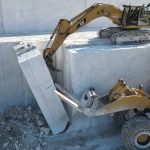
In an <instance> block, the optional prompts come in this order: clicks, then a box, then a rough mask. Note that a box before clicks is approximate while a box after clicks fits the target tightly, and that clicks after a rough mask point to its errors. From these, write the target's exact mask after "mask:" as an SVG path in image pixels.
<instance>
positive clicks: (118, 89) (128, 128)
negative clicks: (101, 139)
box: [55, 79, 150, 150]
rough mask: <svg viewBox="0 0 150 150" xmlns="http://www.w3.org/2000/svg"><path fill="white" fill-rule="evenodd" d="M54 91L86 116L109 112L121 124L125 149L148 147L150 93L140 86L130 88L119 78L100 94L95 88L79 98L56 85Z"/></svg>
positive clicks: (137, 149) (145, 149) (149, 149)
mask: <svg viewBox="0 0 150 150" xmlns="http://www.w3.org/2000/svg"><path fill="white" fill-rule="evenodd" d="M56 87H57V90H56V91H55V93H56V94H57V95H58V96H59V97H60V98H61V99H62V100H63V101H64V102H66V103H67V104H69V105H70V106H72V107H73V108H75V109H76V110H78V111H80V112H81V113H84V114H85V115H87V116H102V115H106V114H110V115H111V116H113V118H114V120H115V121H116V123H118V125H119V126H122V131H121V135H122V140H123V143H124V146H125V147H126V149H127V150H150V96H149V95H148V94H147V93H145V92H144V88H143V86H142V85H140V86H139V88H138V89H137V88H130V87H129V86H128V85H127V84H126V83H125V82H124V81H123V80H122V79H120V80H119V81H118V82H117V83H116V85H115V86H114V87H113V88H112V89H111V90H110V91H109V93H108V94H107V95H106V96H103V97H99V96H98V95H97V94H96V92H95V89H94V88H90V89H88V90H87V91H85V92H84V93H83V95H82V97H81V99H80V100H78V99H76V98H75V97H73V96H72V95H71V94H70V93H69V92H68V91H67V90H65V89H64V88H63V87H61V86H60V85H57V84H56Z"/></svg>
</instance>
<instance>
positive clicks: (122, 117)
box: [113, 111, 129, 126]
mask: <svg viewBox="0 0 150 150" xmlns="http://www.w3.org/2000/svg"><path fill="white" fill-rule="evenodd" d="M127 112H128V111H121V112H116V113H115V114H114V116H113V119H114V122H115V123H116V124H117V125H118V126H123V125H124V123H125V122H126V121H128V119H129V118H128V116H126V114H127Z"/></svg>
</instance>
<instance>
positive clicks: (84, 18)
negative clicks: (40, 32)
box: [43, 3, 123, 66]
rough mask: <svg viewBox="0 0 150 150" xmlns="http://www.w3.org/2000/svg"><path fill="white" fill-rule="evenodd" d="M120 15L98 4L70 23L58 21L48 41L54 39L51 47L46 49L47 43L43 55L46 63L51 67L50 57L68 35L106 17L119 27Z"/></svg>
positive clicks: (106, 6)
mask: <svg viewBox="0 0 150 150" xmlns="http://www.w3.org/2000/svg"><path fill="white" fill-rule="evenodd" d="M122 13H123V12H122V10H120V9H119V8H117V7H115V6H113V5H110V4H101V3H98V4H94V5H92V6H91V7H89V8H87V9H86V10H84V11H83V12H81V13H80V14H79V15H77V16H75V17H74V18H72V19H71V20H70V21H69V20H67V19H60V21H59V22H58V25H57V26H56V28H55V30H54V32H53V33H52V35H51V37H50V40H52V39H54V40H53V41H52V45H51V47H50V48H48V45H49V43H48V45H47V47H46V49H45V50H44V53H43V56H44V58H45V61H46V63H47V64H48V65H50V66H51V64H52V62H53V61H52V56H53V55H54V54H55V52H56V51H57V49H58V48H59V47H60V46H61V45H62V43H63V42H64V40H65V39H66V38H67V37H68V36H69V35H70V34H72V33H74V32H76V31H77V30H78V29H80V28H81V27H83V26H85V25H86V24H88V23H90V22H91V21H93V20H94V19H96V18H98V17H107V18H109V19H111V20H112V22H113V23H114V24H117V25H119V26H120V27H121V19H122Z"/></svg>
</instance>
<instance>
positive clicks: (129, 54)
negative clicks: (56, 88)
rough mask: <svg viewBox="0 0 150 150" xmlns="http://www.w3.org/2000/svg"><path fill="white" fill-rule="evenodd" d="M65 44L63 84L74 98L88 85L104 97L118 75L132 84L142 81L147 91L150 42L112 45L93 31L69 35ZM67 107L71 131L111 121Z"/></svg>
mask: <svg viewBox="0 0 150 150" xmlns="http://www.w3.org/2000/svg"><path fill="white" fill-rule="evenodd" d="M65 46H66V47H65V48H64V63H63V68H64V72H63V74H64V86H65V88H66V89H67V90H69V91H70V92H71V93H72V94H73V95H74V96H75V97H77V98H80V97H81V95H82V93H83V92H84V91H85V90H87V89H88V88H91V87H94V88H95V89H96V92H97V94H98V95H99V96H104V95H105V94H107V93H108V92H109V90H110V89H111V88H112V87H113V86H114V84H115V83H116V82H117V81H118V79H120V78H123V79H124V80H125V81H126V83H127V84H128V85H129V86H132V87H138V85H139V84H143V85H144V87H145V90H146V91H147V92H150V66H149V62H150V50H149V49H150V44H146V45H128V46H119V45H111V43H110V41H109V40H102V39H99V38H98V37H97V33H96V32H83V33H76V34H74V35H71V36H70V37H69V38H68V39H67V40H66V42H65ZM69 110H70V116H71V118H72V125H71V128H70V130H79V129H84V128H90V127H95V126H106V125H110V124H112V121H111V118H110V117H108V116H103V117H89V118H88V117H86V116H84V115H83V114H80V113H78V112H76V111H75V110H72V109H70V107H69Z"/></svg>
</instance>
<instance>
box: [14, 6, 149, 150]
mask: <svg viewBox="0 0 150 150" xmlns="http://www.w3.org/2000/svg"><path fill="white" fill-rule="evenodd" d="M123 7H124V9H123V11H122V10H121V9H120V8H117V7H115V6H113V5H110V4H94V5H92V6H91V7H89V8H87V9H86V10H85V11H83V12H81V13H80V14H79V15H77V16H76V17H74V18H72V19H71V20H70V21H69V20H66V19H61V20H60V21H59V23H58V25H57V27H56V29H55V30H54V32H53V34H52V36H51V37H50V39H51V40H52V39H54V40H53V41H52V45H51V47H50V48H48V46H49V42H48V44H47V46H46V49H45V50H44V52H43V57H44V59H45V61H46V64H47V66H48V67H53V66H52V63H53V60H52V56H53V55H54V54H55V52H56V51H57V49H58V48H59V47H60V45H61V44H62V43H63V41H64V40H65V39H66V38H67V37H68V36H69V35H70V34H72V33H74V32H76V31H77V30H78V29H79V28H81V27H83V26H85V25H86V24H88V23H89V22H91V21H92V20H94V19H95V18H98V17H107V18H109V19H111V20H112V22H113V23H114V24H116V25H118V27H115V28H113V27H110V28H108V29H104V30H101V31H100V37H101V38H110V39H111V40H112V43H113V44H126V43H129V42H131V43H133V42H139V43H140V42H142V43H145V42H148V41H150V31H148V30H145V29H144V30H141V29H142V28H150V11H149V7H150V4H148V5H147V6H145V5H142V6H130V5H124V6H123ZM24 48H25V49H27V51H29V50H30V49H32V46H31V45H30V44H27V47H25V46H24V45H22V44H21V45H19V46H18V47H16V50H17V51H19V52H20V51H21V50H22V49H23V50H24ZM23 52H24V51H23ZM19 54H20V53H19ZM55 85H56V90H55V91H53V92H55V93H56V94H57V95H58V96H59V97H60V98H61V100H62V101H64V102H66V103H67V104H69V105H70V106H71V107H73V108H75V109H76V110H77V111H79V112H81V113H84V114H85V115H87V116H102V115H111V116H113V118H114V120H115V121H116V123H118V125H119V126H121V127H122V130H121V135H122V141H123V143H124V146H125V148H126V149H127V150H150V95H149V94H147V93H146V92H145V91H144V87H143V86H142V85H140V86H139V87H138V88H131V87H129V86H128V85H127V84H126V83H125V81H124V80H123V79H120V80H119V81H118V82H117V83H116V84H115V85H114V87H113V88H112V89H111V90H110V91H109V92H108V94H107V95H104V96H98V95H97V93H96V90H95V89H94V88H89V89H87V90H86V91H85V92H84V93H83V95H82V96H81V98H80V99H77V98H76V97H74V96H73V95H72V94H71V93H70V92H69V91H67V90H66V89H65V88H63V87H62V86H60V85H58V84H55Z"/></svg>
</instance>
